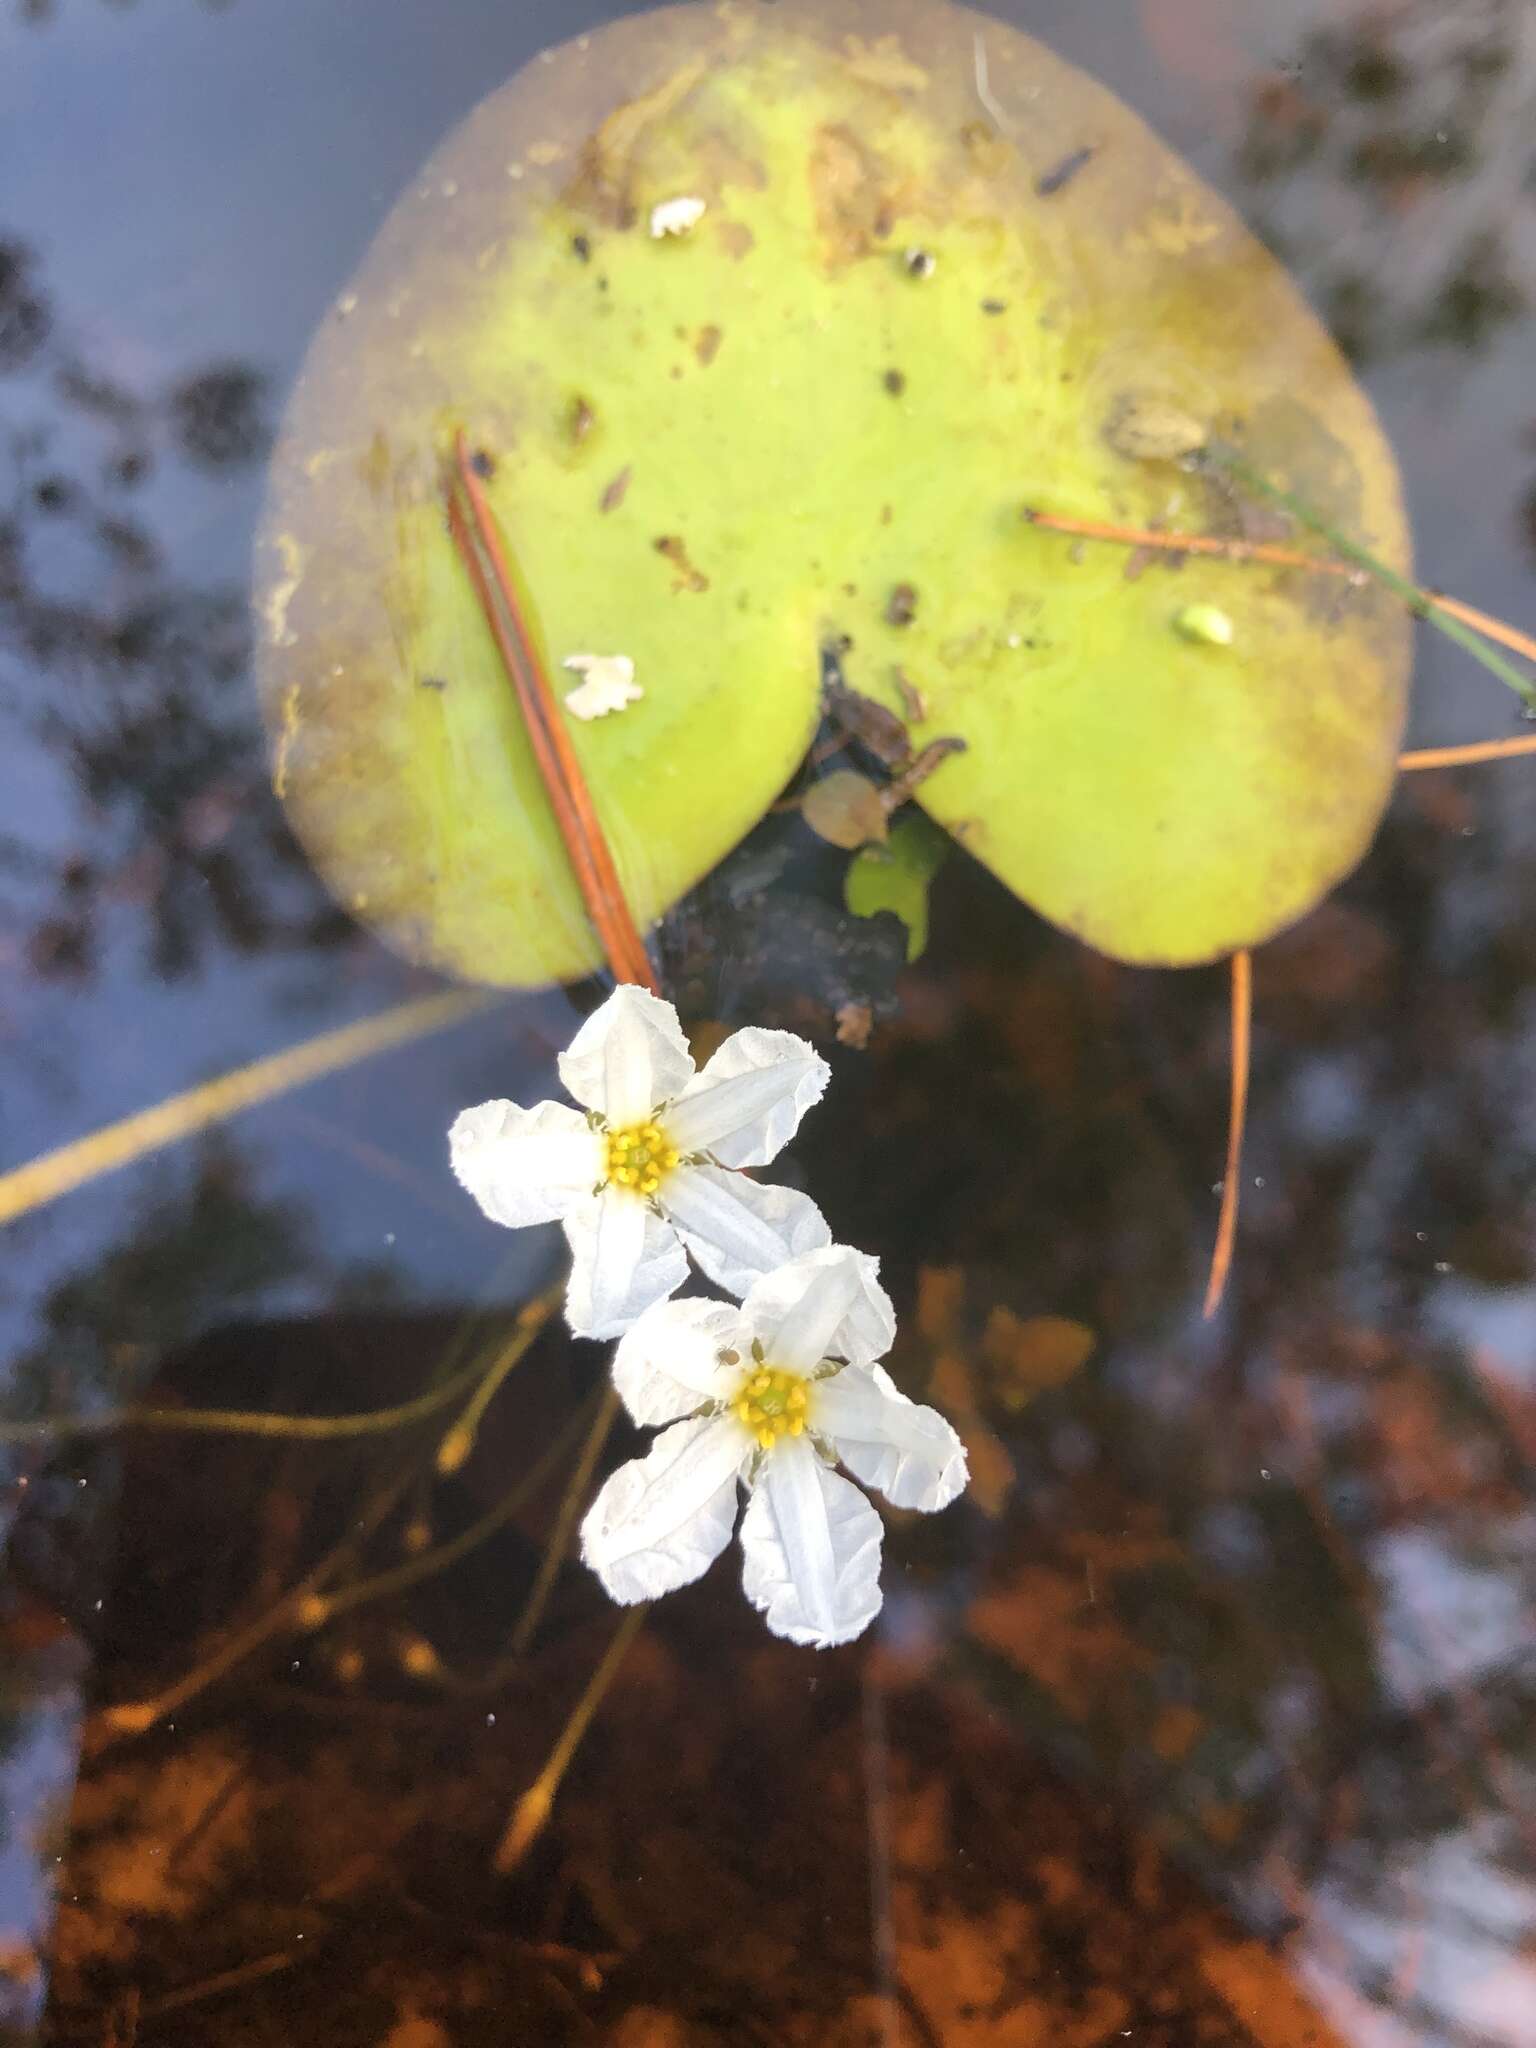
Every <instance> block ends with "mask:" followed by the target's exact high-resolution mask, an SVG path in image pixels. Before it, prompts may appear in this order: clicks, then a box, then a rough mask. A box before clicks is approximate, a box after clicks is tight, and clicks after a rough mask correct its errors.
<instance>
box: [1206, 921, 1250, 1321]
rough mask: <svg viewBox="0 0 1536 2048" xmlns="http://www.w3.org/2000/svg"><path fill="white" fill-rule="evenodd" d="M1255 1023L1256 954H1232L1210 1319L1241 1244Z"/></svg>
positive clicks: (1208, 1294)
mask: <svg viewBox="0 0 1536 2048" xmlns="http://www.w3.org/2000/svg"><path fill="white" fill-rule="evenodd" d="M1252 1024H1253V955H1252V954H1251V953H1247V952H1241V953H1234V954H1233V955H1232V1098H1231V1104H1230V1107H1229V1109H1228V1112H1227V1170H1226V1177H1225V1178H1224V1179H1223V1181H1222V1184H1221V1217H1220V1220H1219V1222H1218V1223H1217V1226H1216V1245H1215V1249H1214V1250H1213V1251H1212V1253H1211V1277H1210V1279H1209V1281H1208V1282H1207V1284H1206V1290H1205V1307H1204V1309H1203V1311H1202V1314H1203V1315H1204V1318H1205V1320H1206V1322H1209V1321H1210V1320H1211V1318H1212V1316H1214V1315H1215V1313H1216V1311H1217V1309H1219V1308H1220V1307H1221V1299H1222V1296H1223V1295H1224V1294H1225V1293H1226V1291H1227V1275H1228V1273H1229V1272H1230V1271H1231V1268H1232V1252H1233V1248H1234V1246H1235V1245H1236V1243H1237V1212H1238V1202H1239V1192H1240V1186H1241V1180H1242V1171H1243V1128H1244V1125H1245V1124H1246V1122H1247V1118H1248V1069H1249V1064H1250V1041H1251V1038H1252Z"/></svg>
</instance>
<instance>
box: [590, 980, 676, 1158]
mask: <svg viewBox="0 0 1536 2048" xmlns="http://www.w3.org/2000/svg"><path fill="white" fill-rule="evenodd" d="M560 1078H561V1080H562V1081H563V1082H564V1083H565V1085H566V1087H567V1088H569V1089H570V1091H571V1093H572V1094H573V1095H574V1096H575V1098H576V1100H577V1101H578V1102H580V1103H582V1104H583V1105H584V1106H585V1107H586V1108H588V1109H598V1110H601V1111H602V1113H603V1115H604V1116H606V1117H607V1119H608V1121H609V1123H610V1124H611V1125H612V1126H613V1128H614V1129H615V1130H620V1131H621V1130H623V1129H624V1128H625V1126H626V1125H628V1124H638V1123H643V1122H644V1121H645V1119H646V1118H647V1117H648V1116H649V1115H650V1113H651V1111H652V1110H653V1109H654V1108H655V1107H656V1105H657V1104H658V1103H659V1102H665V1101H667V1100H668V1098H669V1097H671V1096H673V1095H678V1094H681V1092H682V1090H683V1089H684V1088H686V1087H687V1085H688V1083H689V1082H690V1081H691V1080H692V1079H693V1055H692V1054H691V1053H690V1052H689V1050H688V1045H687V1041H686V1040H685V1039H684V1037H683V1034H682V1031H681V1029H680V1027H679V1025H678V1021H677V1012H676V1010H674V1009H673V1007H672V1005H671V1004H670V1003H664V1002H663V1001H662V1000H661V997H660V996H653V995H652V994H651V993H650V991H649V990H648V989H643V988H636V987H635V985H634V984H633V983H632V982H627V981H625V982H620V984H619V986H618V987H617V988H616V989H615V990H614V992H613V994H612V995H611V996H610V997H609V998H608V1000H607V1002H606V1003H604V1004H603V1005H602V1007H601V1009H597V1010H594V1011H593V1012H592V1014H591V1016H590V1017H589V1018H588V1019H587V1021H586V1023H585V1024H583V1025H582V1027H581V1029H580V1030H579V1031H578V1032H577V1034H576V1036H575V1037H574V1038H573V1039H572V1040H571V1042H570V1044H569V1045H568V1046H567V1047H566V1049H565V1051H564V1052H563V1053H561V1055H560Z"/></svg>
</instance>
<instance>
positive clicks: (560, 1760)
mask: <svg viewBox="0 0 1536 2048" xmlns="http://www.w3.org/2000/svg"><path fill="white" fill-rule="evenodd" d="M649 1612H650V1603H649V1602H648V1601H647V1602H645V1603H643V1604H642V1605H641V1606H639V1607H632V1608H631V1609H630V1610H629V1612H628V1614H626V1615H625V1617H624V1619H623V1620H622V1621H621V1622H620V1623H619V1625H618V1627H617V1628H616V1629H615V1630H614V1632H613V1640H612V1641H611V1642H610V1643H609V1645H608V1647H607V1649H606V1650H605V1651H604V1652H603V1656H602V1660H601V1662H600V1663H599V1664H598V1667H597V1669H596V1670H595V1671H594V1672H593V1673H592V1676H591V1677H590V1678H589V1679H588V1680H587V1685H586V1690H585V1691H584V1692H583V1693H582V1695H581V1698H580V1699H579V1700H578V1701H577V1702H576V1704H575V1706H574V1707H573V1708H572V1709H571V1713H570V1717H569V1718H568V1720H567V1721H566V1724H565V1726H564V1727H563V1728H562V1729H561V1731H560V1736H559V1740H558V1741H557V1742H556V1743H555V1746H554V1748H553V1749H552V1750H551V1751H550V1755H549V1761H548V1763H546V1764H545V1766H544V1768H543V1770H542V1771H540V1773H539V1775H538V1776H537V1777H536V1778H535V1779H534V1781H533V1783H532V1784H531V1785H530V1786H529V1787H528V1790H527V1791H526V1792H525V1793H524V1794H523V1796H522V1798H521V1799H519V1800H518V1802H517V1804H516V1806H514V1807H513V1809H512V1812H511V1816H510V1817H509V1819H508V1821H507V1825H506V1829H505V1831H504V1832H503V1834H502V1837H501V1840H500V1842H499V1843H498V1844H497V1848H496V1856H495V1867H496V1869H497V1870H499V1871H500V1872H501V1874H502V1876H503V1877H505V1876H507V1875H508V1874H509V1873H510V1872H512V1871H514V1870H515V1869H516V1868H517V1866H518V1864H519V1863H521V1862H522V1860H523V1858H524V1857H525V1856H526V1855H527V1853H528V1851H529V1850H530V1849H531V1848H532V1847H533V1845H534V1843H535V1842H536V1841H537V1840H538V1838H539V1836H540V1835H541V1834H542V1833H543V1832H544V1824H545V1822H546V1821H547V1820H548V1819H549V1815H550V1810H551V1808H552V1807H553V1806H554V1803H555V1794H556V1792H557V1791H558V1790H559V1789H560V1780H561V1779H562V1778H563V1777H564V1776H565V1774H566V1771H567V1770H568V1769H569V1768H570V1762H571V1758H572V1757H573V1756H574V1755H575V1754H576V1751H577V1750H578V1748H579V1747H580V1746H581V1740H582V1737H583V1736H584V1735H585V1734H586V1732H587V1730H588V1728H589V1727H590V1726H591V1725H592V1717H593V1715H594V1714H596V1712H597V1710H598V1708H599V1707H600V1706H601V1705H602V1703H603V1700H604V1698H605V1696H606V1695H607V1692H608V1688H609V1687H610V1686H611V1685H612V1684H613V1681H614V1679H615V1678H617V1677H618V1675H619V1666H620V1665H621V1664H622V1663H623V1661H624V1658H625V1656H626V1655H627V1653H628V1650H629V1646H630V1644H631V1643H632V1642H633V1641H634V1639H635V1637H636V1636H637V1635H638V1634H639V1632H640V1625H641V1623H642V1622H643V1621H644V1620H645V1617H646V1615H647V1614H648V1613H649Z"/></svg>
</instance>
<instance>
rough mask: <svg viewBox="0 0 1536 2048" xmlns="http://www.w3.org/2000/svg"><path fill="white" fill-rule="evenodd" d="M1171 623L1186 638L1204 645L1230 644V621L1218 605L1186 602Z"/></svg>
mask: <svg viewBox="0 0 1536 2048" xmlns="http://www.w3.org/2000/svg"><path fill="white" fill-rule="evenodd" d="M1173 624H1174V630H1175V632H1178V633H1182V634H1183V635H1184V638H1185V639H1186V640H1198V641H1199V642H1201V644H1202V645H1204V646H1206V647H1230V646H1231V645H1232V621H1231V619H1230V618H1229V617H1228V616H1227V614H1226V613H1225V612H1224V611H1222V610H1221V608H1220V606H1218V605H1214V604H1187V605H1185V607H1184V609H1183V610H1182V611H1181V612H1179V613H1177V614H1176V615H1175V618H1174V621H1173Z"/></svg>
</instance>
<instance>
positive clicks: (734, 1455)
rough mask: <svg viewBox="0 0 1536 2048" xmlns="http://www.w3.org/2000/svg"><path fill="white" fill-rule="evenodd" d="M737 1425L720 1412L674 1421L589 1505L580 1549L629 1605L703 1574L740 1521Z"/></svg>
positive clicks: (609, 1587) (614, 1593)
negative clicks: (719, 1415) (717, 1415)
mask: <svg viewBox="0 0 1536 2048" xmlns="http://www.w3.org/2000/svg"><path fill="white" fill-rule="evenodd" d="M741 1461H742V1446H741V1437H740V1433H739V1432H738V1431H735V1430H732V1429H731V1428H730V1427H729V1425H728V1424H725V1423H722V1422H721V1421H719V1420H718V1419H712V1418H706V1419H705V1420H702V1421H697V1422H678V1423H674V1424H673V1426H672V1428H671V1429H664V1430H663V1431H662V1433H661V1435H660V1436H659V1437H657V1439H656V1441H655V1442H654V1443H653V1444H652V1445H651V1448H650V1449H649V1450H648V1451H647V1452H646V1454H645V1456H644V1457H643V1458H632V1459H631V1460H630V1462H629V1463H628V1464H627V1465H621V1466H620V1467H619V1469H618V1471H617V1472H615V1473H614V1475H613V1477H612V1478H611V1479H610V1480H609V1481H608V1483H607V1485H606V1486H605V1487H604V1488H603V1489H602V1491H601V1492H600V1493H599V1494H598V1496H597V1499H596V1500H595V1501H593V1503H592V1505H591V1507H590V1508H589V1509H588V1510H587V1516H586V1520H585V1521H584V1522H583V1523H582V1525H581V1554H582V1557H583V1559H584V1560H585V1562H586V1563H587V1564H589V1565H590V1566H591V1567H592V1569H593V1571H595V1572H596V1573H597V1576H598V1577H599V1578H600V1579H601V1580H602V1582H603V1584H604V1586H605V1587H606V1588H607V1590H608V1592H609V1593H610V1594H611V1595H612V1597H613V1598H614V1599H615V1600H617V1601H619V1602H620V1603H621V1604H622V1605H624V1606H626V1607H628V1606H631V1605H632V1604H633V1603H634V1602H635V1601H636V1600H654V1599H655V1598H656V1597H657V1596H658V1594H661V1593H672V1592H675V1591H676V1590H677V1588H678V1587H679V1586H687V1585H691V1584H692V1582H693V1581H694V1580H695V1579H697V1578H702V1577H703V1575H704V1573H705V1572H707V1571H708V1570H709V1568H710V1566H711V1565H712V1564H713V1563H714V1561H715V1559H716V1558H717V1557H718V1556H719V1555H720V1553H721V1551H722V1550H724V1548H725V1546H726V1544H727V1543H729V1542H730V1540H731V1530H732V1528H733V1527H734V1525H735V1521H736V1475H737V1473H738V1472H739V1471H740V1469H741Z"/></svg>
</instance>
